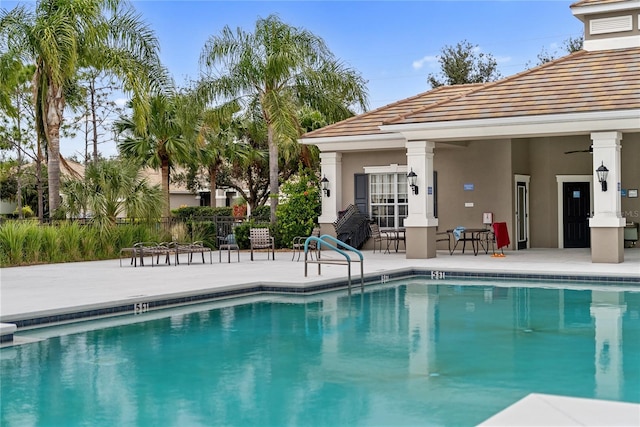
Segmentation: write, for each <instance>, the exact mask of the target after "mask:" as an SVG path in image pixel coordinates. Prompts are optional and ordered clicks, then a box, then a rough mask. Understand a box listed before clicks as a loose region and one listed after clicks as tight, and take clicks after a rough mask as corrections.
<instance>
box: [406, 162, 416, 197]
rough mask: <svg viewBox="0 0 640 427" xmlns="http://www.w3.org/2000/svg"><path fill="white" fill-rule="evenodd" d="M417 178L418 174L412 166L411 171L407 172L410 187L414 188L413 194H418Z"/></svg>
mask: <svg viewBox="0 0 640 427" xmlns="http://www.w3.org/2000/svg"><path fill="white" fill-rule="evenodd" d="M417 179H418V175H416V173H415V172H414V171H413V168H412V169H411V171H410V172H409V173H408V174H407V181H409V187H411V189H412V190H413V194H418V186H417V185H416V181H417Z"/></svg>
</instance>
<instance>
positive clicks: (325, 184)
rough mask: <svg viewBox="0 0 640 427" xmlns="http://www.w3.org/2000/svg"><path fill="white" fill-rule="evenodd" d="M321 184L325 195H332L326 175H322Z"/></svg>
mask: <svg viewBox="0 0 640 427" xmlns="http://www.w3.org/2000/svg"><path fill="white" fill-rule="evenodd" d="M320 184H322V191H323V192H324V194H325V196H327V197H330V195H331V190H329V180H328V179H327V177H326V176H323V177H322V179H321V180H320Z"/></svg>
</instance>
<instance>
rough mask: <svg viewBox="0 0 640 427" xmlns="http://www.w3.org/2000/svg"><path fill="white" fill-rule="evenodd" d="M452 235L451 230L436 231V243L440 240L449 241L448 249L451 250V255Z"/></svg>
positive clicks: (450, 252) (450, 251)
mask: <svg viewBox="0 0 640 427" xmlns="http://www.w3.org/2000/svg"><path fill="white" fill-rule="evenodd" d="M451 236H452V231H451V230H447V231H438V232H436V244H437V243H438V242H447V250H448V251H449V255H451V254H452V252H453V251H452V250H451Z"/></svg>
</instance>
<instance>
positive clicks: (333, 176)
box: [318, 152, 342, 224]
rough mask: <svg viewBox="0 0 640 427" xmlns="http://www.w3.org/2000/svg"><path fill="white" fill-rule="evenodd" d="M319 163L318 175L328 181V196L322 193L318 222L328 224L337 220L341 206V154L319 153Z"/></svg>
mask: <svg viewBox="0 0 640 427" xmlns="http://www.w3.org/2000/svg"><path fill="white" fill-rule="evenodd" d="M320 163H321V164H320V170H321V174H320V175H321V178H322V177H323V176H326V177H327V179H328V180H329V192H330V195H329V197H327V196H326V195H325V194H324V193H322V213H321V215H320V216H319V217H318V222H319V223H320V224H329V223H333V222H335V221H336V220H337V219H338V210H339V209H341V206H342V153H333V152H332V153H320Z"/></svg>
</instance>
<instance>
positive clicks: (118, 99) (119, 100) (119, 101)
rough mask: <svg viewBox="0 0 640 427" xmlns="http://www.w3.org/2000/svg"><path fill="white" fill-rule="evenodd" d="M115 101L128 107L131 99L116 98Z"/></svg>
mask: <svg viewBox="0 0 640 427" xmlns="http://www.w3.org/2000/svg"><path fill="white" fill-rule="evenodd" d="M113 102H115V103H116V105H117V106H118V107H126V105H127V102H129V100H128V99H127V98H116V100H115V101H113Z"/></svg>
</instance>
